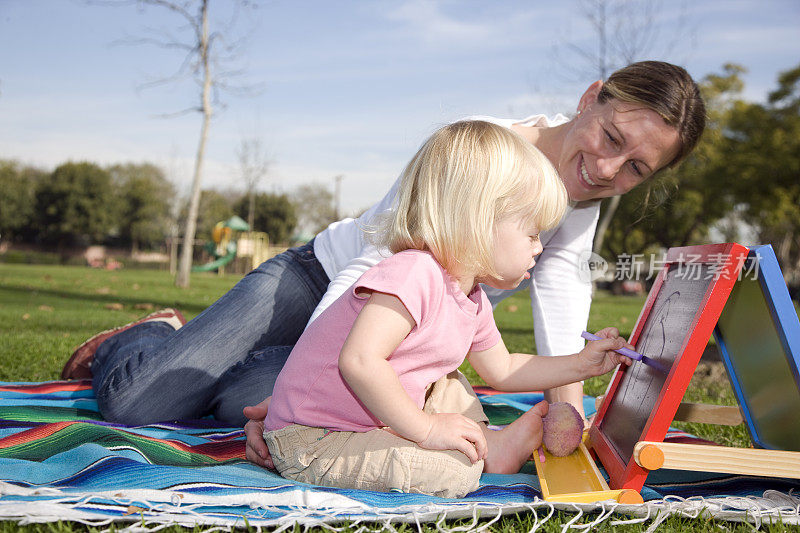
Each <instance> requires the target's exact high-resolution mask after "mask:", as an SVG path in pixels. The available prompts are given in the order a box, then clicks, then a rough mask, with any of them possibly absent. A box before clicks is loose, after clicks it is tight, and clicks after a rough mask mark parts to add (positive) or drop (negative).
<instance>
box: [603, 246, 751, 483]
mask: <svg viewBox="0 0 800 533" xmlns="http://www.w3.org/2000/svg"><path fill="white" fill-rule="evenodd" d="M747 253H748V249H747V248H746V247H745V246H741V245H739V244H733V243H728V244H710V245H701V246H686V247H680V248H670V249H669V250H668V251H667V254H666V257H665V260H664V264H663V268H662V270H661V271H660V272H659V274H658V277H657V278H656V280H655V283H654V284H653V287H652V289H651V290H650V293H649V295H648V297H647V301H646V302H645V305H644V307H643V308H642V312H641V314H640V315H639V318H638V320H637V321H636V325H635V326H634V329H633V333H632V334H631V338H630V341H629V342H630V343H631V344H633V345H634V346H636V342H637V340H638V339H639V336H640V335H641V333H642V330H643V328H644V326H645V323H646V322H647V318H648V316H649V315H650V312H651V311H652V309H653V304H654V303H655V302H656V298H657V297H658V294H659V291H660V290H661V288H662V286H663V285H664V281H665V279H666V276H667V273H668V271H669V270H670V268H671V267H673V266H681V265H682V264H684V263H685V264H688V262H692V263H701V264H702V263H705V264H708V265H710V266H713V267H714V270H715V278H714V279H713V280H711V281H710V282H709V281H704V283H708V287H707V289H706V292H705V294H704V296H703V299H702V305H700V306H699V308H698V309H697V310H696V311H695V312H694V318H693V325H692V327H691V331H689V332H687V336H686V337H685V339H684V341H683V343H682V345H681V348H680V351H679V353H678V356H677V358H676V359H675V361H674V363H673V365H672V367H671V369H670V372H669V374H668V375H667V378H666V381H665V383H664V386H663V387H662V388H661V391H660V392H659V394H658V398H657V400H656V404H655V408H654V409H653V410H652V411H651V413H650V415H649V417H648V419H647V422H646V423H645V426H644V430H643V432H642V434H641V435H640V437H639V438H638V440H639V441H655V442H661V441H663V440H664V437H665V436H666V434H667V431H668V429H669V426H670V424H671V423H672V420H673V418H674V417H675V413H676V412H677V410H678V406H679V405H680V403H681V401H682V399H683V396H684V394H685V393H686V388H687V387H688V386H689V382H690V381H691V379H692V375H693V374H694V371H695V368H696V367H697V363H698V362H699V361H700V357H701V356H702V355H703V351H704V350H705V347H706V345H707V343H708V340H709V339H710V338H711V335H712V333H713V331H714V327H715V326H716V324H717V320H718V319H719V316H720V314H721V313H722V309H723V308H724V307H725V302H726V301H727V299H728V296H729V294H730V292H731V290H732V289H733V286H734V283H735V282H736V280H737V278H738V276H739V273H740V271H741V269H742V265H743V264H744V261H745V259H746V257H747ZM635 364H639V363H634V365H635ZM630 368H632V367H627V366H625V365H622V366H620V367H619V368H618V369H617V371H616V373H615V374H614V378H613V379H612V381H611V383H610V384H609V386H608V390H607V391H606V394H605V397H604V399H603V403H602V404H601V406H600V408H599V409H598V411H597V414H596V416H595V419H594V421H593V423H592V426H591V427H590V428H589V438H590V442H591V447H592V450H593V451H594V453H595V454H596V456H597V458H598V459H599V460H600V462H601V463H602V465H603V467H604V468H605V470H606V472H607V473H608V475H609V478H610V481H609V486H610V487H611V488H613V489H623V488H624V489H633V490H636V491H640V490H641V489H642V486H643V485H644V482H645V479H646V478H647V472H648V471H647V470H646V469H644V468H642V467H640V466H639V465H638V464H637V463H636V461H635V460H634V458H633V453H632V452H633V451H632V450H631V453H630V454H629V457H630V458H629V459H627V460H626V459H623V458H622V457H621V456H620V455H619V453H618V452H617V450H616V449H615V448H614V446H613V445H612V443H611V438H610V436H609V435H608V434H606V433H605V429H606V428H605V427H604V424H603V422H604V417H605V415H606V413H607V411H608V409H609V407H610V406H611V405H612V403H613V402H614V399H615V395H616V394H617V392H618V390H619V385H620V382H621V381H622V378H623V377H624V376H625V373H626V372H627V371H629V369H630Z"/></svg>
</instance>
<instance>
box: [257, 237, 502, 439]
mask: <svg viewBox="0 0 800 533" xmlns="http://www.w3.org/2000/svg"><path fill="white" fill-rule="evenodd" d="M365 290H367V291H377V292H382V293H387V294H392V295H394V296H396V297H397V298H399V299H400V301H401V302H403V305H405V307H406V309H407V310H408V312H409V313H410V314H411V316H412V318H413V319H414V322H416V325H415V326H414V327H413V328H412V329H411V332H410V333H409V334H408V336H407V337H406V338H405V339H403V341H402V342H401V343H400V345H399V346H398V347H397V349H396V350H395V351H394V352H393V353H392V354H391V355H390V356H389V359H388V361H389V364H390V365H391V366H392V368H393V369H394V371H395V372H396V373H397V375H398V377H399V378H400V383H401V384H402V385H403V388H404V389H405V390H406V392H407V393H408V395H409V396H410V397H411V399H412V400H414V402H416V404H417V406H419V408H420V409H421V408H422V406H423V404H424V402H425V390H426V388H427V387H428V385H430V384H431V383H433V382H434V381H436V380H437V379H439V378H441V377H442V376H445V375H446V374H448V373H450V372H452V371H453V370H455V369H457V368H458V367H459V365H460V364H461V363H462V362H463V361H464V358H465V357H466V355H467V353H468V352H470V351H483V350H488V349H489V348H491V347H493V346H494V345H496V344H497V343H498V342H500V332H499V331H498V329H497V326H496V325H495V323H494V317H493V316H492V306H491V304H490V303H489V300H488V298H487V297H486V295H485V294H484V292H483V291H482V290H481V288H480V286H476V288H475V289H474V290H473V291H472V292H471V293H470V294H469V296H467V295H465V294H464V292H463V291H462V290H461V288H460V287H459V285H458V282H457V281H456V280H455V279H454V278H452V277H451V276H450V275H449V274H448V273H447V272H446V271H445V270H444V269H443V268H442V267H441V265H439V263H438V262H437V261H436V260H435V259H434V258H433V256H432V255H431V254H429V253H427V252H421V251H419V250H406V251H403V252H400V253H397V254H395V255H393V256H391V257H389V258H387V259H384V260H383V261H381V262H380V263H378V264H377V265H375V266H374V267H372V268H370V269H369V270H368V271H366V272H365V273H364V274H363V275H362V276H361V277H360V278H359V280H358V281H357V282H356V283H355V284H354V285H353V286H352V287H351V288H350V290H348V291H346V292H345V293H344V294H342V295H341V296H340V297H339V299H337V300H336V301H335V302H334V303H333V304H331V305H330V307H328V308H327V309H326V310H325V311H324V312H323V313H322V314H321V315H320V316H319V318H317V319H316V320H315V321H314V322H312V323H311V324H310V325H309V326H308V328H307V329H306V331H305V332H304V333H303V335H302V336H301V337H300V339H299V340H298V341H297V344H296V345H295V347H294V349H293V350H292V353H291V355H290V356H289V359H288V361H287V362H286V364H285V365H284V367H283V370H281V373H280V375H279V376H278V379H277V381H276V382H275V388H274V390H273V396H272V402H271V403H270V405H269V411H268V414H267V419H266V420H265V423H264V425H265V428H266V429H267V430H270V431H272V430H276V429H280V428H283V427H285V426H287V425H289V424H301V425H304V426H312V427H322V428H327V429H332V430H338V431H369V430H371V429H374V428H376V427H381V426H383V424H381V422H380V420H378V419H377V418H375V416H373V414H372V413H371V412H370V411H369V410H368V409H367V408H366V407H365V406H364V405H363V404H362V403H361V401H360V400H359V399H358V397H356V395H355V394H354V393H353V391H352V390H351V389H350V387H349V386H348V385H347V383H346V382H345V381H344V378H343V377H342V375H341V373H340V372H339V353H340V352H341V349H342V346H343V345H344V341H345V339H346V338H347V335H348V333H350V329H351V328H352V326H353V323H354V322H355V319H356V317H357V316H358V313H359V312H360V311H361V309H362V308H363V307H364V305H365V304H366V302H367V300H368V299H369V296H368V295H366V296H358V295H357V293H358V292H364V291H365ZM377 334H380V332H377Z"/></svg>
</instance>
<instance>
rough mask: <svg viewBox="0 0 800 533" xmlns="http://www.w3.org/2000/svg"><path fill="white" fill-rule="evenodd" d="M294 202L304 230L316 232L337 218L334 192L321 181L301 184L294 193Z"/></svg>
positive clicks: (299, 224) (301, 227) (300, 225)
mask: <svg viewBox="0 0 800 533" xmlns="http://www.w3.org/2000/svg"><path fill="white" fill-rule="evenodd" d="M292 202H293V203H294V205H295V208H296V210H297V213H298V226H299V227H300V229H301V230H302V231H307V232H310V233H314V234H316V233H319V232H320V231H322V230H323V229H325V228H326V227H328V224H331V223H332V222H336V220H337V218H336V213H335V209H334V205H333V194H332V193H331V191H330V190H328V188H327V187H326V186H325V185H323V184H321V183H313V184H307V185H300V186H299V187H298V188H297V189H295V191H294V193H292Z"/></svg>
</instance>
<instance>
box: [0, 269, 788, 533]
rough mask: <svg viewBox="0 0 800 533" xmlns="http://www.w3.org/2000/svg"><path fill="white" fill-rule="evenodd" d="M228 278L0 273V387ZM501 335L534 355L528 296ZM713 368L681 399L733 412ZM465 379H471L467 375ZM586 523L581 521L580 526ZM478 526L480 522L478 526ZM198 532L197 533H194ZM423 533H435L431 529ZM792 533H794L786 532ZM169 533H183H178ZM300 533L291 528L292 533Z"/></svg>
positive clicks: (527, 525) (504, 321) (606, 308)
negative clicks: (181, 282)
mask: <svg viewBox="0 0 800 533" xmlns="http://www.w3.org/2000/svg"><path fill="white" fill-rule="evenodd" d="M238 279H239V278H238V277H236V276H224V277H219V276H216V275H213V274H195V275H193V277H192V283H191V289H188V290H180V289H177V288H175V287H174V286H173V284H172V278H171V277H170V276H169V274H168V273H166V272H162V271H144V270H122V271H117V272H109V271H104V270H92V269H88V268H85V267H69V266H32V265H9V264H0V381H42V380H49V379H56V378H58V375H59V372H60V371H61V367H62V365H63V364H64V362H65V361H66V359H67V357H68V356H69V354H70V353H72V350H73V349H74V347H75V346H76V345H78V344H80V343H81V342H83V341H84V340H85V339H86V338H88V337H90V336H91V335H93V334H95V333H97V332H99V331H101V330H104V329H107V328H111V327H114V326H119V325H121V324H125V323H127V322H130V321H131V320H134V319H136V318H138V317H140V316H142V315H145V314H147V313H149V312H151V311H152V310H155V309H159V308H162V307H176V308H178V309H180V310H181V312H183V313H184V315H185V316H186V318H187V319H188V318H191V317H193V316H195V315H197V314H198V313H200V312H201V311H202V310H203V309H205V308H206V307H207V306H208V305H209V304H211V303H212V302H213V301H214V300H216V299H217V298H218V297H219V296H220V295H222V294H223V293H224V292H225V291H227V290H228V289H229V288H230V287H231V286H233V284H234V283H236V281H238ZM643 302H644V298H643V297H628V296H621V297H615V296H611V295H607V294H602V293H601V294H598V295H596V297H595V299H594V303H593V305H592V312H591V316H590V319H589V329H590V330H592V331H594V330H597V329H600V328H602V327H604V326H607V325H614V326H617V327H618V328H619V329H620V332H621V333H622V334H623V335H625V336H626V337H627V336H628V335H630V333H631V330H632V329H633V326H634V324H635V322H636V319H637V317H638V315H639V311H640V310H641V308H642V304H643ZM495 315H496V319H497V323H498V326H499V328H500V331H501V332H502V333H503V338H504V340H505V342H506V344H507V345H508V347H509V349H510V350H511V351H519V352H530V351H532V350H533V348H534V347H533V325H532V319H531V313H530V302H529V299H528V296H527V294H525V293H523V294H517V295H514V296H512V297H511V298H508V299H506V300H504V301H503V302H501V303H500V305H499V306H498V309H497V311H496V313H495ZM721 366H722V364H721V363H712V364H706V363H701V365H700V366H699V367H698V371H697V372H696V373H695V378H694V379H693V381H692V385H691V387H690V390H689V392H688V393H687V399H689V400H691V401H700V402H705V403H718V404H729V405H734V404H735V403H736V400H735V397H734V396H733V393H732V391H731V388H730V385H729V384H728V383H727V378H726V374H725V372H724V369H722V368H721ZM466 370H467V373H468V375H470V380H471V381H473V383H478V382H479V379H480V378H477V376H476V375H475V374H474V372H472V371H471V369H466ZM608 381H609V377H601V378H593V379H590V380H587V382H586V384H585V390H586V392H587V393H588V394H592V395H598V394H603V393H604V392H605V389H606V387H607V385H608ZM687 430H688V431H691V432H693V433H695V434H697V435H699V436H702V437H705V438H708V439H711V440H715V441H717V442H720V443H723V444H728V445H735V446H747V445H748V444H749V437H748V436H747V432H746V430H745V429H744V427H743V426H739V427H737V428H733V429H728V428H720V427H718V426H710V425H690V426H688V427H687ZM573 517H574V515H573V514H569V513H558V514H556V515H555V516H554V518H553V519H551V521H550V522H548V524H547V525H546V526H545V527H544V528H543V529H542V531H547V532H554V531H560V530H561V528H562V527H563V526H564V525H565V524H566V523H567V522H569V521H570V520H572V518H573ZM587 521H588V519H586V520H581V522H582V523H586V522H587ZM469 523H470V521H455V522H451V523H449V525H450V526H451V527H454V526H459V525H460V526H465V525H467V524H469ZM482 523H485V521H483V522H482ZM533 525H534V519H533V517H532V515H531V514H530V513H523V514H521V515H518V516H508V517H503V518H502V519H501V520H499V521H497V522H495V523H494V524H492V526H491V530H492V531H527V530H529V529H531V527H533ZM648 525H649V522H648V523H645V524H638V525H627V526H615V527H612V526H609V525H608V523H607V522H606V523H605V524H604V525H602V526H600V527H599V528H598V529H597V530H598V531H645V530H646V529H647V527H648ZM720 528H722V529H723V530H728V531H751V530H752V529H751V528H750V527H749V526H746V525H741V524H735V523H728V522H722V521H714V520H711V519H707V518H703V517H699V518H695V519H687V518H680V517H671V518H669V519H667V520H666V521H665V522H663V523H662V525H661V526H660V527H659V531H675V532H677V531H687V530H691V531H700V532H705V531H708V532H711V531H715V532H716V531H719V530H720ZM19 529H22V530H24V531H37V532H38V531H48V532H52V531H66V532H73V531H84V530H86V529H89V530H91V531H95V529H93V528H85V527H84V526H82V525H80V524H72V523H56V524H45V525H29V526H25V527H20V526H18V524H17V523H16V522H9V521H7V522H0V533H4V532H6V531H18V530H19ZM397 529H398V531H415V530H416V528H415V527H411V526H405V525H398V526H397ZM789 529H792V528H791V526H788V527H787V526H783V525H775V526H764V528H763V530H764V531H787V530H789ZM196 530H197V531H200V529H196ZM425 530H426V531H436V527H435V526H434V525H430V526H426V528H425ZM794 530H796V531H800V528H794ZM168 531H175V532H179V531H186V530H185V529H183V528H180V527H174V528H169V529H168ZM295 531H300V528H295Z"/></svg>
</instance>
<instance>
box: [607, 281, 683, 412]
mask: <svg viewBox="0 0 800 533" xmlns="http://www.w3.org/2000/svg"><path fill="white" fill-rule="evenodd" d="M680 296H681V292H680V291H674V292H673V293H672V294H670V295H669V296H668V297H667V298H666V299H665V300H664V301H663V302H661V303H660V305H659V306H658V307H657V308H655V309H654V310H653V311H652V313H651V315H650V317H651V318H650V321H649V324H648V326H647V336H646V337H645V338H644V339H643V343H642V346H641V347H640V348H639V352H640V353H642V354H644V355H647V356H648V357H650V358H651V359H655V360H656V361H658V360H661V359H662V356H663V355H664V350H665V349H666V346H667V322H668V320H669V312H670V309H671V308H672V304H673V303H674V302H676V301H677V300H678V299H679V298H680ZM628 370H629V371H632V372H631V376H630V377H631V379H632V381H631V383H638V382H639V380H640V379H641V380H642V381H644V380H645V379H647V380H648V381H647V387H646V388H645V389H644V394H643V395H641V396H640V397H638V398H636V401H635V402H634V403H635V404H636V405H638V407H637V410H636V419H637V420H641V419H642V418H641V416H642V414H643V411H647V413H646V414H647V416H646V417H644V418H645V419H646V418H647V417H649V416H650V413H649V411H650V410H651V409H652V405H650V403H651V402H648V401H647V399H649V398H650V391H651V389H652V388H653V385H654V382H655V381H656V379H655V378H656V377H661V376H660V375H657V374H656V373H655V372H653V369H651V368H649V367H648V366H647V365H643V364H641V365H637V364H635V365H633V366H632V367H630V368H629V369H628ZM648 376H649V378H648ZM633 389H635V390H636V391H637V392H640V391H641V388H640V387H626V389H625V391H624V393H623V395H622V404H623V405H630V404H628V402H627V401H626V400H627V399H626V396H627V394H628V391H629V390H633ZM660 390H661V384H659V385H658V386H657V390H656V392H658V391H660Z"/></svg>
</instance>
